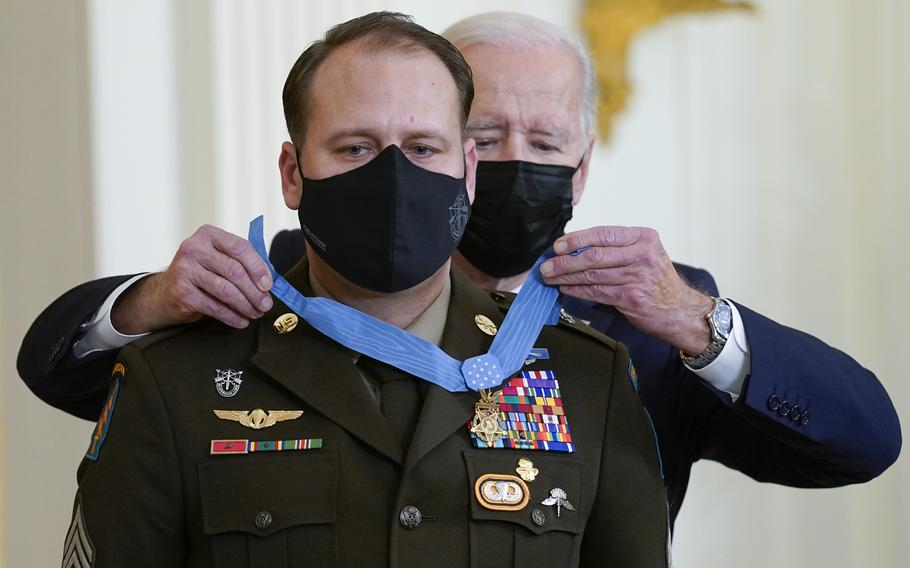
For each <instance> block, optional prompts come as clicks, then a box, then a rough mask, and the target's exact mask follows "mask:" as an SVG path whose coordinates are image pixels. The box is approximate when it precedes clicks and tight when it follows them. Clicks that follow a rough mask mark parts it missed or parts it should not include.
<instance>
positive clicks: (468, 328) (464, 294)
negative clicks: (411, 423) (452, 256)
mask: <svg viewBox="0 0 910 568" xmlns="http://www.w3.org/2000/svg"><path fill="white" fill-rule="evenodd" d="M478 314H482V315H485V316H487V317H488V318H490V319H491V320H493V321H494V322H495V323H496V325H499V324H501V323H502V318H503V316H502V313H501V312H500V310H499V306H498V305H497V304H496V303H495V302H493V300H491V299H490V297H489V296H488V295H487V293H486V292H484V291H483V290H481V289H480V288H478V287H477V286H475V285H474V284H473V283H471V282H470V281H469V280H468V278H467V277H466V276H465V275H464V274H462V273H461V272H460V271H458V270H457V269H453V270H452V299H451V301H450V303H449V311H448V314H447V317H446V326H445V331H444V333H443V336H442V344H441V345H440V347H442V349H443V350H444V351H445V352H446V353H448V354H449V355H451V356H452V357H454V358H456V359H458V360H459V361H463V360H464V359H467V358H469V357H473V356H475V355H480V354H483V353H486V352H487V351H488V350H489V349H490V344H491V343H492V342H493V338H492V337H490V336H488V335H486V334H484V333H483V332H481V331H480V329H478V327H477V325H476V324H475V323H474V316H476V315H478ZM477 400H478V394H477V393H476V392H464V393H450V392H448V391H447V390H445V389H443V388H440V387H438V386H436V385H430V387H429V388H428V389H427V395H426V398H425V399H424V404H423V408H422V409H421V413H420V419H419V420H418V422H417V429H416V431H415V432H414V438H413V441H412V442H411V447H410V448H409V450H408V454H407V459H406V460H405V468H410V467H413V466H414V465H416V464H417V463H418V462H419V461H420V460H421V459H422V458H423V457H424V456H425V455H427V453H429V452H430V451H431V450H432V449H433V448H435V447H436V446H438V445H439V444H440V442H442V441H443V440H445V439H446V438H448V437H449V436H450V435H452V432H454V431H455V430H457V429H459V428H461V429H464V430H465V435H467V424H468V422H469V421H470V420H471V418H472V417H473V416H474V403H475V402H477Z"/></svg>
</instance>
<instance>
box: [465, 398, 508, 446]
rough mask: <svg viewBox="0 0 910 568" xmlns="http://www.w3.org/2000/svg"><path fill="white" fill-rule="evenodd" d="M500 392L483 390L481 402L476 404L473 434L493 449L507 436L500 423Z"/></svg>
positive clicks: (472, 427)
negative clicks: (498, 441)
mask: <svg viewBox="0 0 910 568" xmlns="http://www.w3.org/2000/svg"><path fill="white" fill-rule="evenodd" d="M500 392H501V391H499V392H495V393H494V392H493V391H492V390H481V391H480V400H479V401H477V402H476V403H475V404H474V419H473V420H471V433H472V434H474V435H475V436H477V438H478V439H480V440H481V441H483V442H484V443H485V444H486V445H487V447H488V448H492V447H493V446H494V445H495V444H496V441H497V440H499V439H500V438H502V437H503V436H505V435H506V433H505V431H504V430H503V429H502V425H500V423H499V394H500Z"/></svg>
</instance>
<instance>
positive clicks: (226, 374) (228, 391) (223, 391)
mask: <svg viewBox="0 0 910 568" xmlns="http://www.w3.org/2000/svg"><path fill="white" fill-rule="evenodd" d="M241 375H243V371H235V370H233V369H224V370H222V369H216V370H215V389H216V390H217V391H218V394H220V395H221V396H223V397H224V398H230V397H232V396H234V395H235V394H237V393H238V392H239V391H240V385H241V384H243V379H241V378H240V376H241Z"/></svg>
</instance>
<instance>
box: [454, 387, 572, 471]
mask: <svg viewBox="0 0 910 568" xmlns="http://www.w3.org/2000/svg"><path fill="white" fill-rule="evenodd" d="M468 428H469V429H470V434H471V442H472V443H473V444H474V447H476V448H511V449H516V450H543V451H550V452H565V453H572V452H574V451H575V444H574V443H573V442H572V435H571V433H570V431H569V423H568V420H567V418H566V413H565V409H564V407H563V403H562V395H561V394H560V392H559V382H558V381H557V380H556V374H555V373H553V371H522V372H520V373H519V375H518V376H517V377H514V378H512V379H510V380H509V381H508V382H507V383H506V384H505V385H504V386H503V388H502V390H499V391H481V392H480V401H478V402H477V403H476V404H475V405H474V419H473V420H472V421H471V422H470V424H468Z"/></svg>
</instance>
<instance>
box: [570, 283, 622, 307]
mask: <svg viewBox="0 0 910 568" xmlns="http://www.w3.org/2000/svg"><path fill="white" fill-rule="evenodd" d="M559 291H560V292H562V293H563V294H565V295H567V296H573V297H575V298H580V299H582V300H590V301H592V302H597V303H598V304H605V305H608V306H621V305H622V299H623V296H624V292H623V287H622V286H606V285H600V286H560V287H559Z"/></svg>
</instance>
